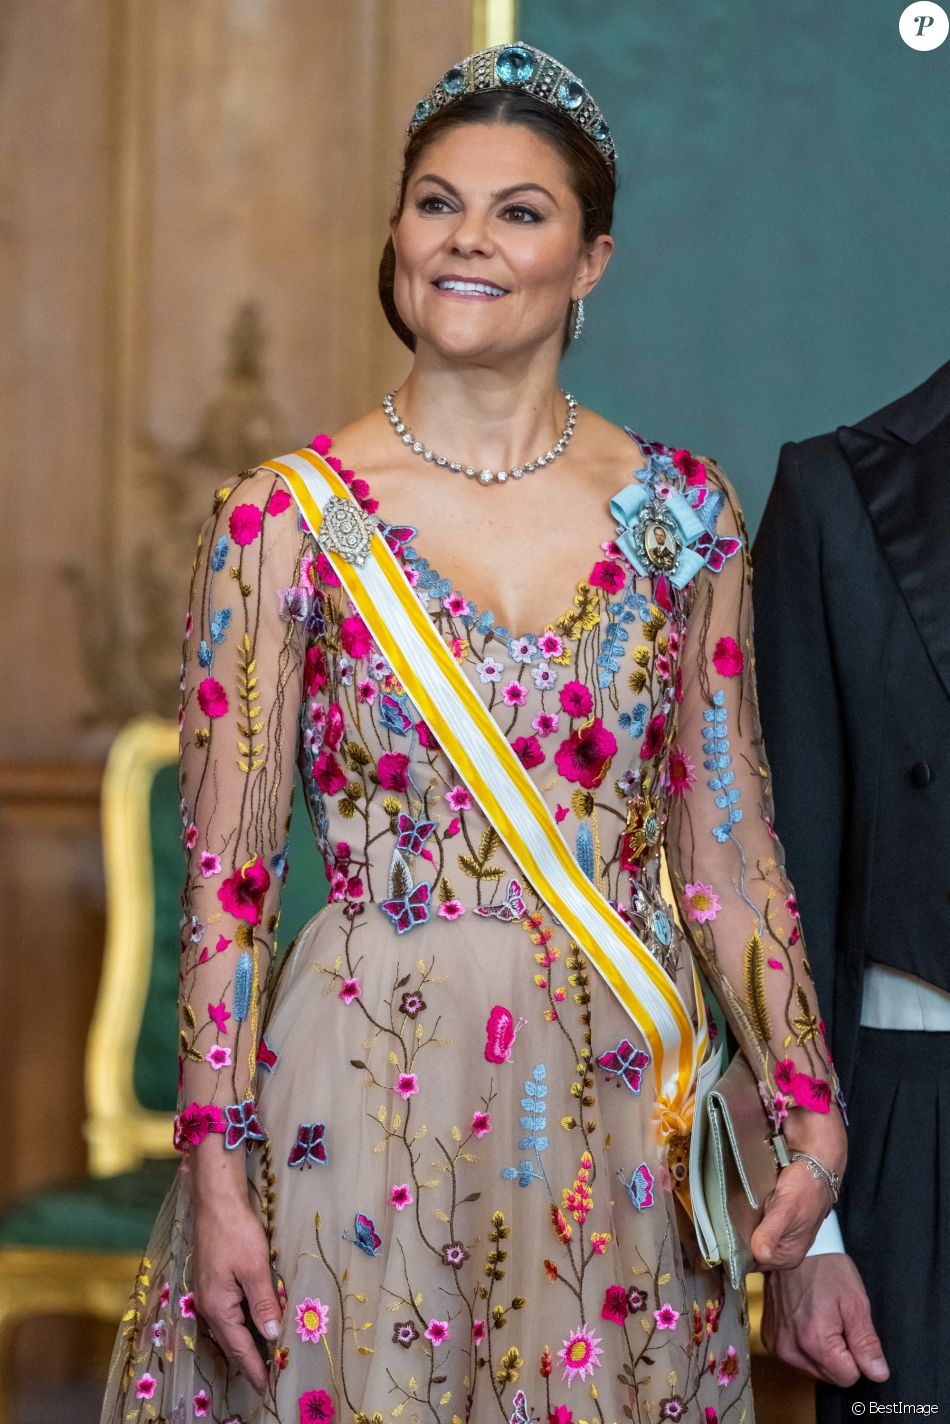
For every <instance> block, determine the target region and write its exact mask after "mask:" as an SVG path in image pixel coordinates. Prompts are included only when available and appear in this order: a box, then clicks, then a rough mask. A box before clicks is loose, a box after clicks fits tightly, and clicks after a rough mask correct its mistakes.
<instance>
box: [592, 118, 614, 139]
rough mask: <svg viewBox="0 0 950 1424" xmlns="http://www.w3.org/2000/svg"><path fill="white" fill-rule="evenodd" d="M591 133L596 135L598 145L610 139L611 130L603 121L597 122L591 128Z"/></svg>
mask: <svg viewBox="0 0 950 1424" xmlns="http://www.w3.org/2000/svg"><path fill="white" fill-rule="evenodd" d="M591 133H592V134H593V135H594V138H595V139H596V140H597V142H598V143H603V142H604V141H605V139H608V138H610V129H609V128H608V127H607V125H606V124H605V123H604V121H603V119H598V120H597V122H596V123H595V124H594V125H593V127H592V128H591Z"/></svg>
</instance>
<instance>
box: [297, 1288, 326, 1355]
mask: <svg viewBox="0 0 950 1424" xmlns="http://www.w3.org/2000/svg"><path fill="white" fill-rule="evenodd" d="M329 1316H330V1312H329V1310H328V1309H327V1307H326V1306H325V1305H324V1304H323V1302H322V1301H321V1300H317V1298H316V1297H315V1296H310V1295H308V1296H307V1297H306V1299H305V1300H302V1301H301V1302H300V1304H299V1305H298V1306H297V1324H296V1327H295V1328H296V1331H297V1334H298V1335H299V1336H300V1338H301V1340H305V1341H307V1343H308V1344H311V1345H316V1344H317V1343H318V1342H319V1341H320V1340H321V1339H322V1338H323V1336H324V1335H325V1334H326V1331H327V1321H328V1319H329Z"/></svg>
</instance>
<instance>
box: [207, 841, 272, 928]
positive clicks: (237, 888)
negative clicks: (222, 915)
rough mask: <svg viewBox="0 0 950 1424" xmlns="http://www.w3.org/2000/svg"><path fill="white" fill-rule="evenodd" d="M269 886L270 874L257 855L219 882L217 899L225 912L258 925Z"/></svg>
mask: <svg viewBox="0 0 950 1424" xmlns="http://www.w3.org/2000/svg"><path fill="white" fill-rule="evenodd" d="M269 886H270V874H269V872H268V869H267V867H266V865H265V864H264V862H263V860H262V859H261V857H260V856H257V857H256V858H255V859H254V860H249V861H248V862H247V864H246V865H242V866H240V867H239V868H238V869H237V870H236V871H235V872H234V874H233V875H229V876H228V878H227V880H223V881H222V882H221V884H220V885H219V886H218V899H219V900H220V901H221V904H222V907H223V908H224V910H225V912H226V913H227V914H229V915H233V916H234V917H235V919H238V920H246V921H247V923H248V924H249V925H259V924H260V922H261V914H262V912H263V906H264V896H265V895H266V894H267V890H268V887H269Z"/></svg>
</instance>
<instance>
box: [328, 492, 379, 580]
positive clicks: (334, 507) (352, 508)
mask: <svg viewBox="0 0 950 1424" xmlns="http://www.w3.org/2000/svg"><path fill="white" fill-rule="evenodd" d="M378 524H379V520H378V519H377V518H376V516H375V515H373V514H367V513H366V511H365V509H360V507H359V505H358V504H357V503H356V502H355V501H354V500H352V499H341V498H340V497H339V496H338V495H332V496H331V497H330V499H328V500H327V502H326V504H325V505H324V506H323V523H322V524H321V525H320V533H319V534H318V536H317V543H318V544H319V545H320V546H321V548H322V549H323V550H324V551H325V552H326V553H328V554H339V556H340V558H341V559H345V560H346V562H347V563H348V564H359V565H360V566H362V565H363V564H365V563H366V560H367V559H368V558H369V550H370V541H371V540H372V537H373V534H374V533H375V531H376V528H377V526H378Z"/></svg>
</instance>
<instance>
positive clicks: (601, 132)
mask: <svg viewBox="0 0 950 1424" xmlns="http://www.w3.org/2000/svg"><path fill="white" fill-rule="evenodd" d="M489 89H520V90H521V91H522V92H523V93H525V94H531V95H532V96H533V97H534V98H535V99H541V100H542V101H543V102H544V103H545V104H550V105H551V107H552V108H554V109H559V110H560V111H561V113H562V114H565V115H566V116H567V117H568V118H569V119H571V120H573V122H574V123H575V124H577V126H578V128H580V129H583V131H584V133H585V134H587V136H588V138H589V139H590V140H591V141H592V142H593V143H594V144H595V145H596V147H597V148H598V149H599V150H600V152H601V153H602V154H603V156H604V158H605V159H606V160H607V163H608V164H609V165H610V168H611V169H612V170H614V171H616V167H617V150H616V147H615V146H614V141H613V139H612V138H611V136H610V130H609V129H608V127H607V124H606V122H605V120H604V116H603V114H602V113H601V112H600V109H599V108H598V107H597V105H596V104H595V103H594V100H593V98H592V97H591V95H590V94H589V93H588V92H587V89H586V88H585V87H584V85H583V84H582V83H581V81H580V80H579V79H578V77H577V75H576V74H572V73H571V71H570V70H569V69H566V68H565V66H564V65H563V64H561V63H560V61H559V60H556V59H554V58H553V57H552V56H551V55H549V54H545V53H544V51H543V50H540V49H533V48H532V47H531V46H530V45H526V44H523V43H522V42H521V41H520V40H519V41H518V42H517V44H506V45H493V46H492V47H491V48H490V49H481V50H479V51H478V52H477V53H476V54H470V55H468V57H467V58H466V59H463V60H462V61H461V62H460V63H459V64H455V65H453V66H452V68H451V69H448V70H446V72H445V74H443V75H442V78H441V79H440V80H439V81H438V83H436V84H434V85H433V87H432V88H431V89H430V90H429V92H428V94H426V96H425V98H424V99H420V100H419V102H418V104H417V105H416V107H415V111H414V113H413V115H412V118H411V119H410V121H409V126H408V128H407V129H406V133H407V134H414V133H416V131H417V130H418V129H421V128H422V126H423V124H424V123H426V121H427V120H428V119H431V117H432V115H433V114H436V113H438V111H439V109H443V108H445V106H446V105H447V104H451V103H452V102H453V101H454V100H455V99H459V98H461V97H462V95H463V94H478V93H482V92H484V91H485V90H489Z"/></svg>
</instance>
